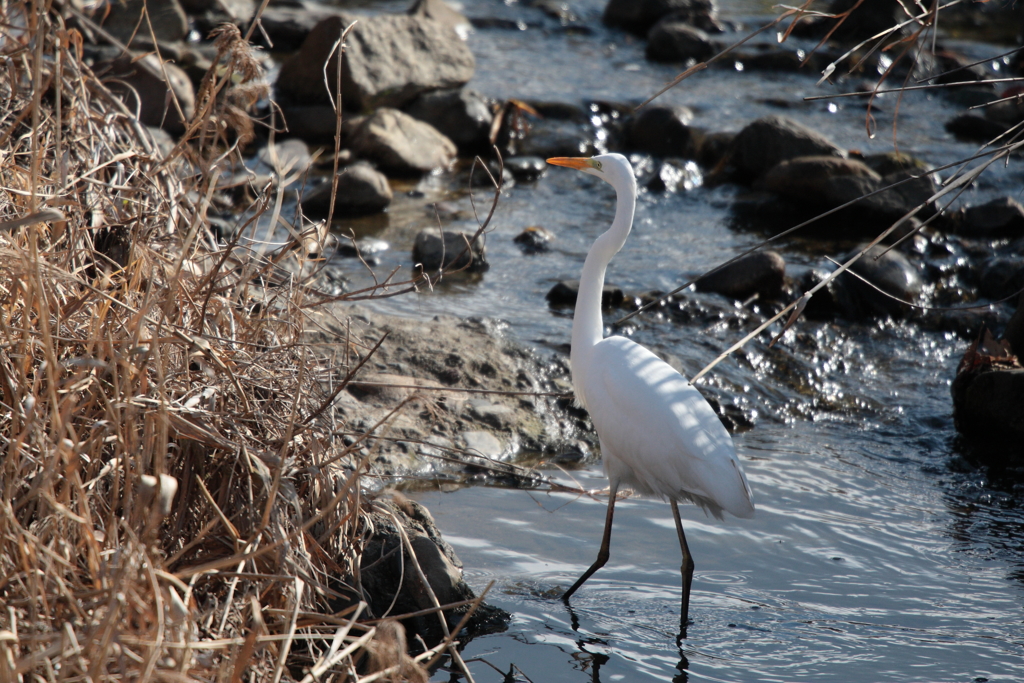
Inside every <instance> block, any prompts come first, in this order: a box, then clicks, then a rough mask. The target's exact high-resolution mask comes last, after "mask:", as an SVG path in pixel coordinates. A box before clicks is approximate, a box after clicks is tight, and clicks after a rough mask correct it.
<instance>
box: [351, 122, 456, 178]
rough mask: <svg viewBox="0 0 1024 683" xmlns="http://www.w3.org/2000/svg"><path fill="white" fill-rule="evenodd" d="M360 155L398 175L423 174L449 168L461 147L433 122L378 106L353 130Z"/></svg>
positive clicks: (354, 142)
mask: <svg viewBox="0 0 1024 683" xmlns="http://www.w3.org/2000/svg"><path fill="white" fill-rule="evenodd" d="M351 147H352V151H353V153H355V155H356V156H358V157H361V158H363V159H369V160H370V161H373V162H374V163H376V164H377V165H378V166H379V167H380V168H382V169H384V170H385V171H388V172H391V173H394V174H398V175H422V174H424V173H429V172H430V171H432V170H434V169H435V168H446V167H448V166H449V165H450V164H451V163H452V161H453V160H454V159H455V154H456V152H457V151H458V150H457V148H456V147H455V143H454V142H452V141H451V140H449V139H448V138H446V137H445V136H444V135H442V134H441V133H440V132H438V130H437V129H436V128H434V127H433V126H431V125H430V124H429V123H424V122H423V121H418V120H416V119H414V118H413V117H411V116H409V115H408V114H406V113H404V112H401V111H398V110H397V109H387V108H383V109H378V110H377V111H376V112H374V113H373V114H372V115H371V116H368V117H366V120H365V121H363V123H362V124H361V125H360V126H359V127H358V128H356V130H355V132H354V133H352V139H351Z"/></svg>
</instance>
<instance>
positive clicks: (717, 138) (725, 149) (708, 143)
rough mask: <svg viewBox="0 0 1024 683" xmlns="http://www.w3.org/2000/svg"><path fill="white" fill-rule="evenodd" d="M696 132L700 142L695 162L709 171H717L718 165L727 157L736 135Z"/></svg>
mask: <svg viewBox="0 0 1024 683" xmlns="http://www.w3.org/2000/svg"><path fill="white" fill-rule="evenodd" d="M698 132H699V133H700V135H699V137H700V141H701V142H700V148H699V149H698V150H697V162H698V163H699V164H700V165H701V166H703V167H704V168H706V169H708V170H709V171H711V170H716V169H718V167H719V165H720V164H722V163H723V162H724V161H725V160H726V157H728V155H729V151H730V150H731V149H732V146H733V143H734V141H735V140H736V133H726V132H718V133H705V132H703V131H698Z"/></svg>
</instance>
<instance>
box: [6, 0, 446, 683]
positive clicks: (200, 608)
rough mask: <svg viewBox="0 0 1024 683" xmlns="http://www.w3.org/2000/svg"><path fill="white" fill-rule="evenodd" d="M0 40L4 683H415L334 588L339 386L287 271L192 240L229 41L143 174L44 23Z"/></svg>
mask: <svg viewBox="0 0 1024 683" xmlns="http://www.w3.org/2000/svg"><path fill="white" fill-rule="evenodd" d="M0 26H2V28H0V67H2V68H0V98H2V104H0V112H2V113H0V159H2V164H0V221H3V222H2V224H0V290H2V292H0V401H2V404H0V405H2V414H0V439H2V451H0V682H2V683H8V682H13V681H18V682H19V683H21V682H27V681H39V682H42V681H58V680H90V681H94V682H98V681H102V680H139V681H149V680H164V681H187V680H206V681H214V680H216V681H227V680H230V681H241V680H243V679H244V680H247V681H270V680H272V681H274V682H275V683H276V682H277V681H279V680H281V679H282V678H283V677H284V678H295V679H296V680H299V679H303V680H307V681H309V680H312V678H313V677H314V676H316V677H321V678H327V679H333V680H357V679H359V680H363V681H368V680H381V679H385V680H388V679H391V678H392V677H394V679H395V680H397V679H399V678H401V679H402V680H425V677H424V673H423V672H424V669H423V668H422V665H421V664H420V663H417V662H414V661H413V660H412V659H410V658H409V657H408V656H406V655H405V654H404V648H403V647H401V646H400V645H401V642H402V638H403V637H404V636H403V634H402V633H401V630H400V628H398V627H396V626H395V625H394V624H390V625H387V626H384V627H381V628H377V627H375V626H374V624H373V623H372V622H370V623H366V622H364V623H357V622H356V617H357V616H358V615H359V613H360V611H361V609H362V607H361V606H360V603H359V601H358V600H355V599H352V598H351V597H347V596H351V595H358V588H356V589H355V591H354V592H353V590H351V589H352V587H351V586H346V585H344V584H342V582H341V579H340V578H339V577H349V576H352V575H353V569H354V568H355V565H356V562H357V553H358V548H359V542H360V539H361V538H362V536H363V535H364V534H365V533H366V526H367V519H366V516H365V514H364V513H365V507H366V503H365V501H362V500H361V498H360V496H361V493H360V486H359V472H360V470H361V467H362V465H363V463H361V462H358V461H357V460H356V459H355V456H354V455H353V454H352V450H353V449H355V448H358V447H359V443H358V442H357V443H356V444H355V445H353V446H350V447H348V448H346V447H345V446H344V444H343V443H342V442H341V440H340V439H339V438H338V437H337V436H336V434H337V425H334V424H332V422H331V420H332V418H331V411H330V410H327V409H326V408H327V407H328V406H329V405H330V402H331V400H332V398H333V392H334V391H336V390H337V388H338V387H340V386H343V381H344V379H345V378H346V376H347V375H348V374H349V373H348V368H346V367H340V369H339V368H338V367H337V366H332V365H330V364H329V363H328V362H327V360H328V359H324V358H321V357H318V356H316V354H315V353H314V352H313V351H312V350H311V349H310V348H308V347H306V346H304V345H303V344H302V343H301V338H300V335H301V333H302V331H303V324H302V321H303V319H302V314H303V313H302V311H303V310H304V309H305V308H306V307H308V304H309V301H308V299H307V296H308V288H306V287H305V286H304V284H303V283H302V282H299V281H296V280H295V279H294V278H288V277H284V276H282V274H281V272H280V271H279V270H276V268H277V265H278V261H279V258H278V257H279V256H280V252H279V253H278V254H262V255H259V256H260V257H259V258H257V257H256V256H253V257H252V258H245V257H244V253H243V252H241V251H240V250H239V249H228V250H225V249H220V250H218V246H217V244H216V242H215V241H214V240H212V239H210V238H209V233H208V230H209V225H208V221H207V219H206V213H207V210H208V208H209V205H210V199H211V196H212V195H213V193H214V189H215V188H214V183H215V178H216V175H217V174H216V170H217V164H218V163H219V162H220V161H221V160H222V159H225V158H227V157H228V156H229V155H230V154H232V153H236V152H234V151H233V150H235V149H237V144H238V143H239V142H240V141H243V142H244V138H245V136H247V135H251V133H252V129H251V123H250V122H249V120H248V117H247V116H245V115H244V108H245V107H246V106H247V104H248V103H251V101H252V99H253V97H254V96H258V95H259V94H260V92H261V89H263V88H265V86H263V85H262V81H261V80H260V74H259V68H258V65H257V64H256V63H255V62H254V61H253V60H252V59H251V56H250V55H249V52H248V50H249V48H248V44H247V43H246V42H245V41H244V39H243V38H242V37H241V36H240V35H239V34H238V32H237V30H236V29H234V27H228V28H226V29H224V30H222V32H221V33H220V35H219V37H218V43H217V44H218V47H219V49H220V51H221V59H220V60H219V64H220V69H218V70H216V71H215V70H211V72H210V74H209V75H208V77H207V80H206V81H204V83H203V85H202V87H201V88H200V91H199V94H198V97H197V100H196V101H197V104H196V114H195V116H194V117H193V119H192V121H191V124H190V125H189V127H188V133H187V135H186V138H185V139H184V140H185V141H183V142H181V143H179V144H178V146H177V147H175V148H174V150H172V151H171V152H170V153H169V154H161V153H159V152H158V151H157V149H156V147H155V146H154V143H153V140H152V138H151V136H150V134H149V132H148V131H147V130H146V129H145V128H143V127H142V126H140V125H139V124H138V122H137V121H136V120H135V119H134V117H133V115H132V112H130V111H129V110H128V109H126V107H125V106H124V104H122V102H121V101H120V100H118V99H117V98H116V97H114V96H112V95H111V93H110V91H109V90H108V88H107V87H106V86H105V85H104V84H103V83H102V82H100V81H99V80H98V79H97V78H96V77H95V76H94V75H93V73H92V72H91V71H90V69H89V68H88V67H87V66H86V65H85V64H84V63H83V62H82V60H81V55H80V45H81V35H80V34H79V33H78V32H77V31H76V30H74V29H71V28H68V27H66V26H65V24H64V22H63V20H62V19H61V17H60V16H59V13H58V12H57V11H56V10H52V11H46V10H44V9H42V5H41V4H25V3H17V2H15V3H4V4H3V5H2V6H0ZM232 145H235V147H233V146H232ZM261 201H264V205H265V206H266V205H271V204H272V202H271V201H269V200H261ZM300 237H301V236H297V242H301V240H300V239H298V238H300ZM291 246H292V247H294V246H295V245H294V244H293V245H291ZM286 250H287V247H286ZM240 254H243V255H242V256H240ZM353 355H354V358H356V359H358V358H360V357H365V355H366V354H365V349H364V350H360V349H354V354H353ZM355 365H356V364H355V362H353V366H354V367H355ZM353 372H354V370H353ZM356 576H358V572H356ZM439 652H440V650H439V649H437V648H435V649H434V650H433V651H428V653H426V656H423V657H420V658H419V659H420V662H424V660H425V659H427V658H429V657H436V656H437V654H438V653H439ZM388 653H390V654H388ZM424 663H425V662H424ZM357 671H358V672H359V673H358V674H357ZM374 672H375V673H374ZM360 677H361V678H360Z"/></svg>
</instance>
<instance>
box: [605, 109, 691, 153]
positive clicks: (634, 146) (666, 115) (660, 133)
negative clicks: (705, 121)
mask: <svg viewBox="0 0 1024 683" xmlns="http://www.w3.org/2000/svg"><path fill="white" fill-rule="evenodd" d="M692 120H693V112H692V111H690V110H689V109H688V108H687V107H683V106H678V105H677V106H670V105H647V106H646V107H644V108H643V109H641V110H640V111H639V112H637V113H636V114H634V115H633V116H631V117H630V118H629V119H627V120H626V124H625V140H624V142H625V145H626V148H627V149H629V150H630V151H635V152H644V153H646V154H652V155H654V156H657V157H682V158H684V159H693V158H695V157H696V156H697V151H698V149H700V145H701V141H702V135H701V132H700V130H699V129H696V128H693V127H691V126H689V125H688V124H689V123H690V121H692Z"/></svg>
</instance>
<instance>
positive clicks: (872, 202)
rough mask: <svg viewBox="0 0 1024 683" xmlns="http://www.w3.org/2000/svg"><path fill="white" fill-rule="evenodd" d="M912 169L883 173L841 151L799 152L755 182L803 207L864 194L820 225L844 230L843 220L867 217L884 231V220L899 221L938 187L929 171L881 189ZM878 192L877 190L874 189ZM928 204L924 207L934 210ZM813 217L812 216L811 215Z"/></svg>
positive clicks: (870, 225)
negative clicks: (825, 153)
mask: <svg viewBox="0 0 1024 683" xmlns="http://www.w3.org/2000/svg"><path fill="white" fill-rule="evenodd" d="M911 175H912V173H911V172H910V171H895V172H893V173H890V174H889V175H887V176H885V177H882V176H880V175H879V174H878V173H876V172H875V171H874V170H872V169H871V168H870V167H869V166H868V165H867V164H865V163H864V162H862V161H859V160H857V159H842V158H839V157H824V156H817V157H797V158H794V159H789V160H788V161H784V162H782V163H780V164H778V165H777V166H775V167H774V168H772V169H771V170H770V171H769V172H768V173H766V174H765V175H764V176H763V177H762V179H761V180H759V181H758V182H757V183H756V184H755V188H757V189H766V190H769V191H771V192H775V193H777V194H778V195H779V196H781V197H784V198H785V199H787V200H789V201H790V202H792V203H793V204H794V207H795V208H796V209H797V211H798V212H800V211H805V212H808V213H810V215H813V213H815V212H821V211H825V210H830V209H835V208H837V207H840V206H843V205H845V204H847V203H849V202H851V201H854V200H857V199H858V198H861V197H863V199H860V201H857V202H856V203H855V204H852V205H851V206H849V207H848V208H847V209H845V210H844V211H843V212H842V214H843V215H841V216H839V219H838V220H837V219H830V220H829V221H823V222H822V223H821V225H819V226H818V227H817V228H816V231H817V232H819V233H821V232H822V231H823V230H828V229H830V228H831V229H832V230H834V232H833V234H832V235H831V236H833V237H835V236H841V235H842V233H843V232H844V231H845V227H844V226H842V225H841V223H842V222H844V221H851V222H857V221H861V222H863V223H864V227H863V230H864V231H866V232H871V231H872V230H875V231H876V232H880V231H881V229H882V228H884V227H887V226H884V225H881V223H885V222H887V221H894V220H896V219H898V218H900V217H902V216H903V215H904V214H906V213H907V212H908V211H910V210H911V209H913V208H914V207H915V206H917V205H918V204H921V203H924V202H927V201H928V200H929V199H930V198H931V196H932V194H933V192H934V190H935V186H934V184H933V183H934V181H933V180H932V179H931V177H930V176H921V177H914V178H913V179H912V180H909V181H908V182H904V183H903V184H901V185H898V186H896V187H893V188H891V189H888V190H885V191H882V192H878V191H879V190H882V188H885V187H888V186H889V185H891V184H893V183H896V182H898V181H903V180H906V179H907V178H908V177H910V176H911ZM875 192H878V193H877V194H872V193H875ZM930 210H931V209H930V207H925V211H930ZM808 217H810V216H808Z"/></svg>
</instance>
